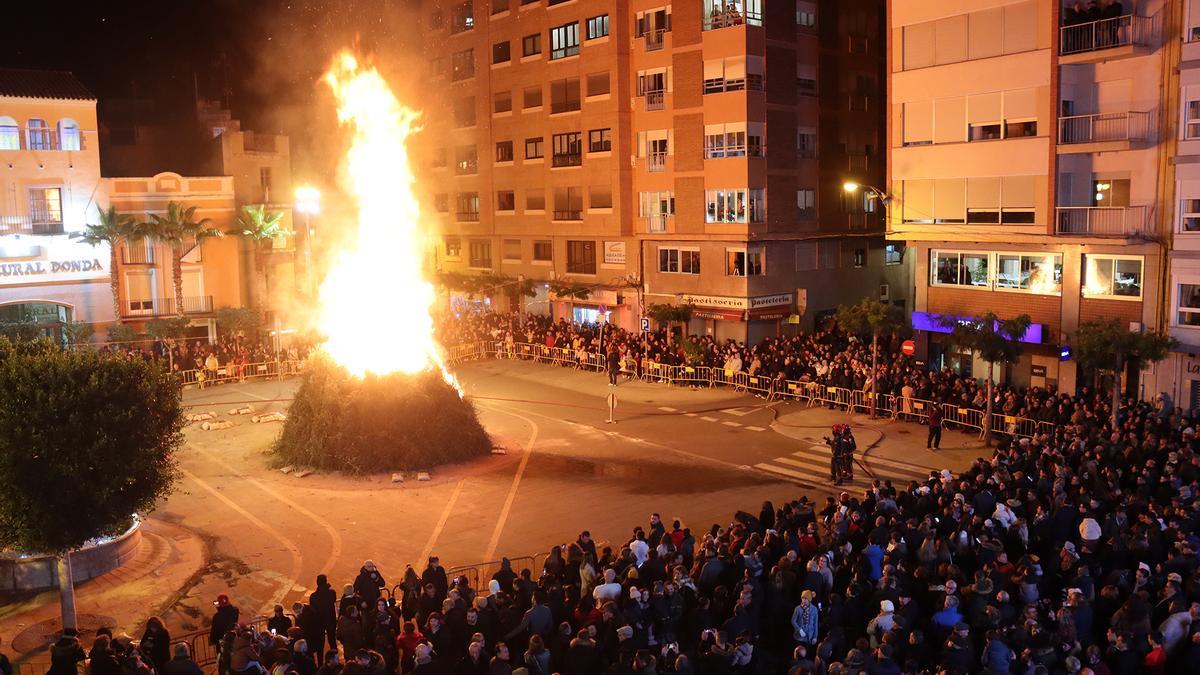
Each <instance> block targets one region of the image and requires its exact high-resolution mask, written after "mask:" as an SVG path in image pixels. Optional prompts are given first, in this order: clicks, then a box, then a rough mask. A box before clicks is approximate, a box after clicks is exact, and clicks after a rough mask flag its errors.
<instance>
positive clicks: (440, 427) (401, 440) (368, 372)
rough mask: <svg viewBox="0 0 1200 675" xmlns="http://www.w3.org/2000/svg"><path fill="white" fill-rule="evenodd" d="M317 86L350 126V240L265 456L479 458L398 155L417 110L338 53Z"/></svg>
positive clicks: (422, 229) (402, 464)
mask: <svg viewBox="0 0 1200 675" xmlns="http://www.w3.org/2000/svg"><path fill="white" fill-rule="evenodd" d="M325 83H326V84H327V85H328V86H329V88H330V90H331V91H332V92H333V94H334V97H335V98H336V99H337V102H338V119H339V120H340V121H341V123H342V124H343V126H346V127H348V128H349V129H350V131H351V141H350V147H349V150H348V151H347V154H346V161H345V167H344V172H343V181H344V186H343V187H344V188H345V191H346V192H347V193H348V194H349V195H350V196H351V197H352V198H353V199H354V200H355V204H356V206H357V212H358V214H357V215H358V217H357V223H356V224H355V225H356V233H357V236H356V237H353V238H352V239H351V243H350V245H349V246H348V247H347V248H346V249H345V250H342V251H340V252H339V253H338V255H337V256H336V258H335V259H334V260H333V261H332V265H331V266H330V268H329V272H328V274H327V275H326V277H325V280H324V281H323V282H322V284H321V289H320V296H319V303H320V306H319V307H318V308H317V316H318V320H317V328H318V330H319V331H320V332H321V333H322V334H323V335H324V338H325V339H324V343H323V345H322V346H321V349H320V350H318V352H317V354H316V355H315V356H314V357H312V358H310V359H309V363H308V364H307V367H306V369H305V374H304V378H303V380H302V381H301V384H300V388H299V390H298V391H297V392H296V398H295V400H294V401H293V403H292V406H291V409H290V410H289V413H288V420H287V422H286V424H285V425H284V427H283V431H282V432H281V434H280V437H279V440H278V441H277V442H276V446H275V449H276V452H278V453H279V454H280V456H281V457H282V459H283V460H284V461H287V462H289V463H294V464H302V465H305V466H314V467H317V468H325V469H340V470H349V471H357V472H365V471H380V470H393V469H413V468H426V467H429V466H432V465H434V464H441V463H446V462H453V461H460V460H463V459H468V458H471V457H475V456H478V455H481V454H485V453H486V452H487V451H488V448H489V441H488V438H487V435H486V433H484V431H483V427H482V426H480V424H479V422H478V420H477V419H476V416H475V411H474V410H473V409H472V407H471V405H470V404H469V403H468V402H466V401H463V400H462V396H461V390H460V389H459V387H458V383H457V381H456V380H455V379H454V376H453V375H452V374H451V373H450V371H449V370H448V369H447V367H446V363H445V359H444V358H443V355H442V350H441V347H440V345H438V343H437V340H436V339H435V337H434V330H433V328H434V326H433V315H432V307H433V303H434V298H435V293H434V289H433V285H432V283H431V282H430V280H429V279H428V278H426V276H425V269H424V261H423V254H424V252H425V251H426V250H428V249H427V247H426V246H427V241H428V239H427V237H428V232H427V229H426V225H425V223H423V221H422V218H421V208H420V203H419V201H418V200H417V197H416V194H415V191H414V189H413V184H414V180H415V179H414V176H413V171H412V166H411V165H410V163H409V159H408V139H409V137H410V136H411V135H412V134H413V133H414V132H415V131H417V123H418V120H419V114H418V113H417V111H415V110H413V109H411V108H408V107H406V106H404V105H403V104H401V103H400V101H398V100H397V99H396V97H395V95H394V94H393V93H392V91H391V88H390V87H389V86H388V84H387V82H386V81H385V80H384V79H383V78H382V77H381V76H380V74H379V72H378V71H377V70H376V69H374V68H370V67H363V66H361V65H360V64H359V62H358V60H357V59H356V58H355V57H354V56H353V55H351V54H349V53H342V54H340V55H339V56H338V57H337V58H336V59H335V60H334V63H333V66H332V67H331V68H330V70H329V72H328V73H326V75H325Z"/></svg>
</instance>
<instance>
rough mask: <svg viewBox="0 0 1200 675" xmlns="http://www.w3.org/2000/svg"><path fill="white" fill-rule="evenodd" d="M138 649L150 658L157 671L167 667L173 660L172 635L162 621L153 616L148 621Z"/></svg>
mask: <svg viewBox="0 0 1200 675" xmlns="http://www.w3.org/2000/svg"><path fill="white" fill-rule="evenodd" d="M138 647H139V648H140V649H141V650H142V653H143V654H145V655H146V656H148V657H149V658H150V663H151V664H152V665H153V666H154V669H155V670H162V668H163V666H165V665H167V662H168V661H170V660H171V634H170V633H168V632H167V627H166V626H164V625H163V621H162V619H160V618H158V617H157V616H152V617H150V618H149V619H148V620H147V621H146V630H145V631H144V632H143V633H142V641H141V642H139V643H138Z"/></svg>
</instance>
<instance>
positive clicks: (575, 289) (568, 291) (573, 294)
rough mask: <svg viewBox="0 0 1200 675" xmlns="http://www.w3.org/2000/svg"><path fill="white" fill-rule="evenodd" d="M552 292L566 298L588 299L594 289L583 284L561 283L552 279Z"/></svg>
mask: <svg viewBox="0 0 1200 675" xmlns="http://www.w3.org/2000/svg"><path fill="white" fill-rule="evenodd" d="M550 293H552V294H553V295H554V296H555V297H558V298H562V299H564V300H566V299H574V300H587V299H588V296H590V295H591V294H592V289H591V288H590V287H588V286H584V285H583V284H559V283H555V282H553V281H551V282H550Z"/></svg>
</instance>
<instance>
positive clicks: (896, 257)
mask: <svg viewBox="0 0 1200 675" xmlns="http://www.w3.org/2000/svg"><path fill="white" fill-rule="evenodd" d="M902 262H904V244H887V245H886V246H884V248H883V264H884V265H899V264H900V263H902Z"/></svg>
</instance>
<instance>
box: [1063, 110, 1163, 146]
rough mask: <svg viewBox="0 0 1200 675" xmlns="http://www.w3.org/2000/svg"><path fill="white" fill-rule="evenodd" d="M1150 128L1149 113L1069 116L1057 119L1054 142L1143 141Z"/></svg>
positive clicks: (1066, 143) (1065, 143)
mask: <svg viewBox="0 0 1200 675" xmlns="http://www.w3.org/2000/svg"><path fill="white" fill-rule="evenodd" d="M1149 128H1150V113H1146V112H1115V113H1097V114H1094V115H1073V116H1071V117H1060V118H1059V119H1058V142H1059V143H1062V144H1064V145H1069V144H1073V143H1103V142H1106V141H1144V140H1146V136H1147V133H1148V131H1149Z"/></svg>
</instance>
